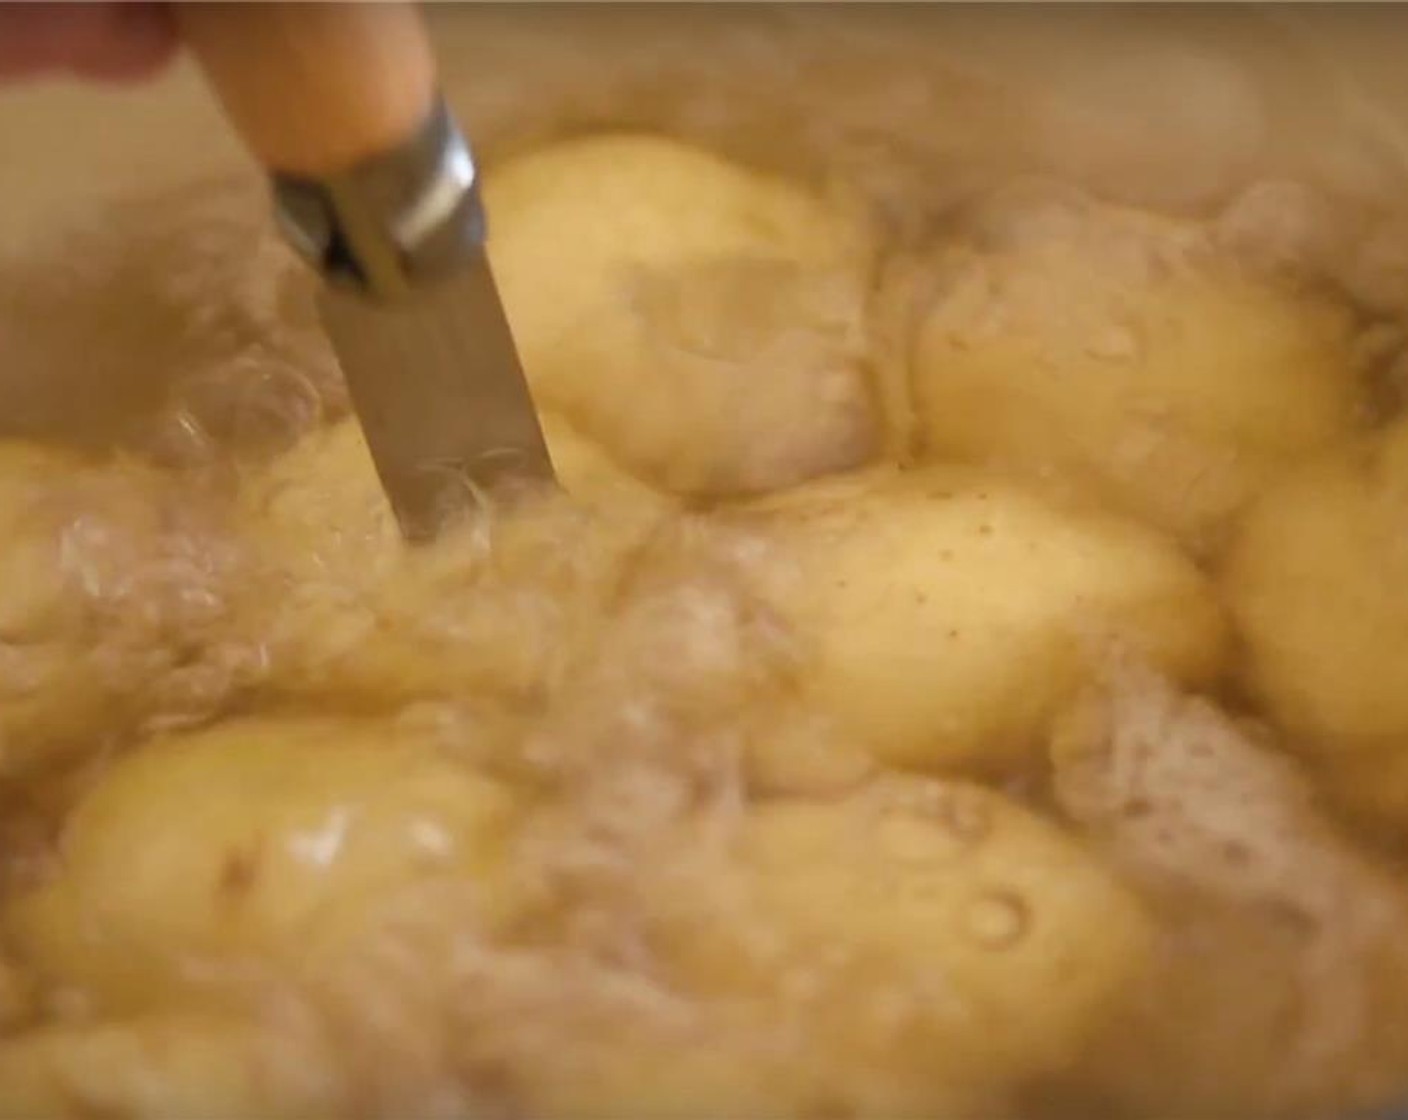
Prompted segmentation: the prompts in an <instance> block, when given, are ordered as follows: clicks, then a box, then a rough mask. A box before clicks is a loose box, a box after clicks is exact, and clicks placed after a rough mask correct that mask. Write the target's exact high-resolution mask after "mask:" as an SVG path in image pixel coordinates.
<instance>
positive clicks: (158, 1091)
mask: <svg viewBox="0 0 1408 1120" xmlns="http://www.w3.org/2000/svg"><path fill="white" fill-rule="evenodd" d="M266 1026H267V1024H266ZM283 1026H284V1028H285V1029H284V1030H283V1031H281V1032H280V1033H279V1034H277V1035H273V1034H270V1033H261V1031H260V1029H259V1026H258V1025H256V1024H254V1023H248V1024H246V1023H241V1022H238V1021H234V1020H224V1019H220V1018H214V1017H210V1016H201V1015H152V1016H145V1017H140V1018H135V1019H129V1020H118V1021H114V1022H108V1023H100V1024H95V1025H82V1026H53V1027H44V1028H41V1029H39V1030H36V1031H32V1032H30V1033H28V1034H26V1035H23V1036H21V1037H18V1038H11V1039H6V1040H0V1116H13V1117H20V1116H23V1117H26V1118H27V1120H86V1118H88V1117H92V1116H120V1117H123V1118H124V1120H188V1118H189V1117H195V1116H199V1117H203V1118H206V1120H243V1118H246V1117H251V1116H260V1117H268V1118H269V1120H322V1118H328V1120H331V1118H332V1117H336V1116H345V1115H347V1108H348V1102H347V1100H346V1099H345V1098H343V1097H342V1095H341V1087H340V1085H339V1084H338V1081H337V1079H336V1077H335V1076H333V1075H332V1074H331V1073H330V1072H329V1070H328V1069H327V1068H326V1064H325V1063H326V1055H325V1054H323V1053H321V1052H320V1050H319V1048H318V1047H317V1045H316V1043H314V1042H313V1041H312V1040H302V1039H297V1037H296V1035H295V1034H294V1033H293V1032H292V1031H290V1030H288V1029H287V1027H288V1025H287V1024H283Z"/></svg>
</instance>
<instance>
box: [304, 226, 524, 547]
mask: <svg viewBox="0 0 1408 1120" xmlns="http://www.w3.org/2000/svg"><path fill="white" fill-rule="evenodd" d="M320 303H321V309H322V313H323V318H324V322H325V323H326V325H327V328H328V332H329V334H330V335H331V337H332V340H333V344H334V346H335V347H336V349H337V352H338V356H339V358H340V359H341V362H342V367H343V372H344V373H345V375H346V377H347V384H348V388H349V390H350V392H351V396H352V402H353V405H354V407H355V408H356V410H357V415H358V417H359V418H360V420H361V423H362V428H363V430H364V431H365V433H366V437H367V443H368V445H369V446H370V447H371V451H372V458H373V459H374V460H375V462H376V467H377V471H378V473H379V474H380V476H381V480H382V485H383V486H384V487H385V489H386V492H387V494H388V496H389V497H390V499H391V503H392V505H393V506H394V507H395V510H396V515H397V518H398V520H399V521H400V523H401V527H402V529H403V531H404V532H405V533H406V535H407V536H408V537H409V538H411V539H415V540H422V539H426V538H429V537H432V536H434V535H435V534H436V533H437V532H438V531H439V529H440V528H441V527H442V525H443V524H444V523H445V522H446V520H447V519H449V518H452V517H453V516H454V515H455V514H456V513H457V512H458V511H460V510H463V509H465V508H467V507H469V506H471V505H473V504H474V503H475V502H476V501H477V500H479V496H480V494H481V492H482V489H483V488H484V487H488V486H492V485H494V484H495V483H498V482H500V481H503V480H505V479H506V478H510V477H523V476H526V477H529V478H543V479H548V478H551V474H552V463H551V459H550V458H549V456H548V451H547V445H546V443H545V442H544V440H543V433H542V429H541V427H540V426H539V424H538V417H537V413H536V411H535V410H534V407H533V401H532V398H531V397H530V395H529V392H528V386H527V382H526V381H525V380H524V377H523V374H522V372H521V370H520V367H519V363H518V355H517V353H516V352H515V349H514V344H513V338H512V335H511V334H510V332H509V327H508V323H507V322H506V320H505V318H504V313H503V309H502V306H501V304H500V302H499V296H498V292H497V291H496V289H495V287H494V281H493V277H492V276H491V274H490V272H489V266H488V261H487V260H486V258H485V256H484V254H483V251H482V250H478V251H476V253H475V255H474V257H473V259H471V260H469V261H467V262H465V263H464V264H463V265H462V266H461V267H460V268H459V269H457V270H456V271H455V273H454V274H453V275H452V276H449V277H447V278H442V279H441V280H439V281H437V282H435V283H433V284H427V285H425V286H424V287H423V288H422V289H421V290H420V291H419V292H418V293H417V294H416V296H415V297H414V298H410V299H401V300H389V301H376V300H372V299H369V298H368V297H367V296H366V295H364V294H363V293H362V292H360V291H358V290H356V289H354V288H348V287H343V286H338V285H330V286H329V287H328V288H327V289H326V290H325V291H324V293H323V295H322V298H321V300H320Z"/></svg>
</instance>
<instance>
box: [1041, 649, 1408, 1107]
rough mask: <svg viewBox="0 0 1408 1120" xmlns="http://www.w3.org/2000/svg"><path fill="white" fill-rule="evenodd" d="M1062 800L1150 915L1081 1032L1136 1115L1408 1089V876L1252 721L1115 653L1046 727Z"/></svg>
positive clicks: (1384, 1101) (1388, 1096) (1348, 1103)
mask: <svg viewBox="0 0 1408 1120" xmlns="http://www.w3.org/2000/svg"><path fill="white" fill-rule="evenodd" d="M1051 755H1052V763H1053V771H1054V773H1053V778H1054V780H1053V783H1052V784H1053V787H1054V792H1055V794H1056V797H1057V800H1058V801H1059V803H1060V805H1061V807H1062V809H1063V810H1064V811H1065V813H1066V815H1067V816H1069V817H1070V818H1071V819H1073V820H1074V821H1075V822H1076V823H1078V824H1079V825H1081V826H1082V827H1083V828H1084V830H1085V831H1086V834H1087V836H1088V837H1089V838H1090V840H1091V841H1092V842H1093V843H1094V844H1095V845H1097V846H1098V850H1099V851H1100V852H1101V853H1102V854H1103V855H1105V856H1107V857H1108V858H1109V859H1111V860H1115V861H1118V864H1119V866H1120V867H1121V868H1122V869H1123V870H1124V872H1125V873H1126V874H1127V875H1129V876H1131V877H1133V878H1134V879H1135V880H1136V881H1137V882H1138V883H1139V885H1140V888H1141V891H1142V893H1143V894H1144V895H1145V897H1146V898H1147V899H1149V901H1150V903H1151V905H1153V906H1155V907H1156V908H1157V912H1158V913H1159V914H1160V916H1161V918H1162V919H1163V926H1164V928H1163V930H1162V937H1161V940H1162V943H1163V944H1162V948H1163V951H1162V952H1161V953H1159V954H1158V958H1157V961H1156V966H1155V967H1154V968H1152V969H1150V970H1149V972H1148V973H1147V975H1145V976H1144V977H1142V978H1141V979H1140V980H1139V981H1138V982H1137V983H1136V984H1135V985H1134V986H1133V989H1132V992H1131V996H1132V998H1131V999H1130V1000H1128V1001H1127V1002H1126V1005H1125V1006H1124V1007H1123V1008H1122V1009H1121V1014H1120V1015H1119V1016H1118V1017H1117V1018H1116V1019H1115V1020H1114V1021H1113V1022H1111V1024H1110V1025H1109V1029H1108V1030H1107V1031H1106V1032H1104V1034H1103V1037H1102V1044H1101V1045H1100V1046H1098V1047H1094V1048H1092V1050H1091V1056H1090V1059H1089V1060H1090V1061H1091V1062H1099V1063H1100V1070H1099V1074H1098V1076H1099V1077H1100V1080H1101V1083H1102V1084H1103V1085H1107V1086H1109V1087H1110V1088H1111V1090H1112V1097H1113V1100H1114V1101H1117V1102H1118V1104H1119V1105H1120V1106H1122V1107H1120V1108H1118V1109H1116V1110H1114V1111H1115V1112H1116V1114H1118V1115H1129V1116H1139V1117H1145V1116H1148V1117H1155V1116H1158V1117H1169V1118H1172V1117H1190V1116H1199V1117H1227V1118H1229V1120H1241V1118H1244V1117H1255V1116H1276V1117H1281V1116H1345V1115H1348V1116H1357V1115H1375V1114H1377V1112H1378V1111H1379V1110H1381V1109H1384V1108H1386V1107H1389V1106H1390V1105H1392V1104H1393V1103H1395V1102H1398V1101H1401V1100H1402V1099H1403V1097H1404V1093H1405V1092H1408V1033H1405V1032H1404V1030H1403V1010H1404V1007H1405V1006H1408V1004H1405V1000H1408V944H1405V942H1404V939H1403V927H1404V923H1405V921H1408V891H1405V889H1404V884H1403V882H1402V877H1401V875H1398V874H1395V873H1394V872H1393V871H1391V870H1390V869H1389V868H1386V867H1384V866H1382V865H1381V864H1380V863H1379V861H1377V860H1376V859H1375V858H1374V857H1372V856H1370V855H1368V854H1367V853H1366V852H1365V851H1364V850H1363V848H1362V847H1360V846H1358V845H1356V844H1354V843H1353V841H1352V840H1351V838H1350V837H1349V836H1348V835H1347V834H1346V833H1345V832H1344V831H1343V830H1341V829H1340V828H1339V827H1337V825H1336V823H1335V822H1334V821H1333V819H1332V818H1331V816H1330V814H1329V813H1327V812H1326V810H1325V807H1324V805H1323V803H1322V801H1323V799H1322V798H1321V797H1320V796H1319V791H1318V790H1317V789H1316V787H1315V785H1314V784H1313V782H1312V781H1311V780H1310V778H1309V775H1307V774H1306V773H1305V772H1304V771H1303V770H1302V769H1301V768H1300V767H1299V766H1297V765H1296V764H1295V762H1294V760H1292V759H1291V758H1289V757H1288V756H1287V755H1286V754H1285V753H1284V752H1283V751H1282V750H1281V749H1280V744H1278V743H1276V742H1275V741H1274V740H1272V739H1271V737H1270V736H1268V735H1266V734H1265V732H1264V729H1263V730H1258V731H1251V730H1249V729H1248V728H1247V727H1246V726H1245V725H1239V723H1238V722H1236V721H1234V720H1233V719H1232V718H1230V717H1229V716H1228V715H1226V714H1225V713H1224V712H1222V711H1221V710H1219V709H1218V708H1216V707H1215V706H1214V705H1212V704H1211V703H1209V702H1207V701H1206V700H1203V699H1200V698H1193V697H1188V696H1184V695H1181V694H1180V693H1179V692H1178V691H1177V690H1176V689H1174V688H1172V687H1170V686H1169V685H1168V683H1167V682H1165V681H1161V680H1159V679H1158V678H1157V676H1155V675H1154V674H1148V673H1123V674H1120V675H1119V676H1118V677H1117V678H1116V679H1114V680H1112V681H1111V682H1110V687H1108V688H1102V689H1100V690H1098V691H1095V692H1093V693H1092V694H1090V695H1088V696H1084V697H1082V700H1081V702H1080V703H1079V704H1077V705H1074V706H1073V707H1072V709H1071V710H1070V712H1069V713H1067V714H1066V716H1065V717H1064V718H1063V719H1062V720H1061V721H1060V722H1059V724H1058V728H1057V731H1056V733H1055V734H1054V735H1053V736H1052V744H1051Z"/></svg>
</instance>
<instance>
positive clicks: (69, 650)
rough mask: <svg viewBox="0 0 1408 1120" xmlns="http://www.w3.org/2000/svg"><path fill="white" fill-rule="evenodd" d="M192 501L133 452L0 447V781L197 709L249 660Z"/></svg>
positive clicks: (205, 524)
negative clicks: (233, 630) (118, 456)
mask: <svg viewBox="0 0 1408 1120" xmlns="http://www.w3.org/2000/svg"><path fill="white" fill-rule="evenodd" d="M198 500H199V497H198V495H197V494H195V493H194V492H181V491H179V490H178V489H177V487H176V486H175V485H174V484H172V483H171V482H170V480H168V479H165V478H163V477H162V476H161V475H159V474H158V473H157V472H155V471H153V470H150V469H148V468H146V467H143V466H141V465H139V464H136V463H133V462H128V461H125V460H115V461H103V460H96V459H88V458H85V457H81V456H77V455H74V454H71V453H69V452H66V451H62V450H59V449H57V448H52V447H47V446H43V445H39V444H31V443H23V442H4V443H0V541H3V545H4V547H3V549H0V779H3V778H11V777H15V776H17V775H20V774H23V773H25V772H27V771H29V770H32V769H35V768H37V767H42V766H44V765H47V764H49V763H55V762H61V761H65V760H68V759H71V758H73V757H75V756H77V755H80V754H82V753H84V752H87V751H92V750H93V749H95V748H96V747H98V746H99V745H101V744H103V743H108V742H113V741H116V740H119V739H120V738H121V737H122V736H124V735H125V734H128V733H130V732H131V731H132V730H133V728H134V727H135V726H136V725H138V724H140V723H142V722H143V721H145V720H149V719H174V720H179V719H181V718H186V717H189V716H190V715H192V714H200V713H203V712H205V711H206V710H207V709H208V708H209V707H211V706H213V705H215V704H216V703H218V702H219V700H220V699H221V697H222V696H223V695H224V694H225V693H226V692H228V691H229V690H230V689H231V688H233V687H234V686H235V685H236V684H237V683H238V681H239V680H240V678H241V675H242V673H243V672H244V671H245V670H247V669H249V668H251V666H252V662H253V661H254V660H255V656H254V653H253V651H252V650H251V649H248V648H243V647H241V646H239V645H238V644H237V643H231V642H229V641H228V640H227V635H226V634H225V632H224V626H225V620H226V618H227V615H228V609H229V606H228V601H227V594H228V591H229V586H228V579H229V576H230V572H231V571H232V568H231V565H232V563H233V560H234V557H233V554H232V552H231V551H230V547H229V542H228V541H227V540H225V539H223V537H222V535H221V533H220V531H219V529H218V527H217V525H216V523H215V522H214V521H213V519H210V518H207V517H206V516H205V515H204V511H203V510H201V509H200V508H199V507H198V506H196V505H195V502H196V501H198Z"/></svg>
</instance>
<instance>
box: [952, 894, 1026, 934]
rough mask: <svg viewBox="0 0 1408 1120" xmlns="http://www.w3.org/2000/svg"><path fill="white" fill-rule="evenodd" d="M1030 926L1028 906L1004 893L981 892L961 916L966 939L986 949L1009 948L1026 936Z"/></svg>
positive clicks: (1013, 895)
mask: <svg viewBox="0 0 1408 1120" xmlns="http://www.w3.org/2000/svg"><path fill="white" fill-rule="evenodd" d="M1030 924H1031V911H1030V910H1029V909H1028V907H1027V904H1026V903H1025V902H1024V901H1023V900H1022V899H1021V898H1020V897H1019V896H1018V895H1016V894H1014V893H1013V892H1011V891H1006V890H990V891H984V892H983V893H982V894H980V895H978V897H977V898H975V899H973V901H972V902H970V903H969V904H968V908H967V910H966V911H965V912H964V915H963V925H964V929H965V930H966V931H967V933H968V936H969V937H971V938H972V939H973V940H974V941H975V942H977V944H979V945H981V946H982V947H983V948H985V949H1007V948H1010V947H1011V946H1013V945H1015V944H1016V943H1017V942H1018V941H1020V940H1021V939H1022V938H1023V937H1024V936H1025V935H1026V932H1027V927H1028V926H1029V925H1030Z"/></svg>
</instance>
